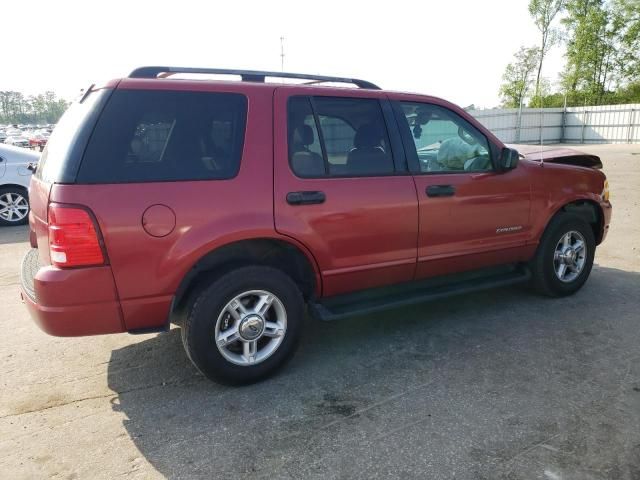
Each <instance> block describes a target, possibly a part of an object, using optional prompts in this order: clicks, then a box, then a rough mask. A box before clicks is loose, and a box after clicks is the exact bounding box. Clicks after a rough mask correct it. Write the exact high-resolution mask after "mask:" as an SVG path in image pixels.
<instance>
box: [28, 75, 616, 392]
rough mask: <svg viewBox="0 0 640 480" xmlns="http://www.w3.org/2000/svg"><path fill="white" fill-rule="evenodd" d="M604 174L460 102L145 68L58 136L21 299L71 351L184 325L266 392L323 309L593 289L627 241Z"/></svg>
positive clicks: (348, 311)
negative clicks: (610, 255)
mask: <svg viewBox="0 0 640 480" xmlns="http://www.w3.org/2000/svg"><path fill="white" fill-rule="evenodd" d="M185 74H189V76H190V78H191V79H189V78H185ZM215 74H227V75H229V74H231V75H237V76H238V77H240V80H241V81H216V80H213V79H212V75H215ZM198 75H201V76H202V78H200V79H193V77H194V76H198ZM267 77H285V78H290V79H297V81H298V82H299V83H297V84H291V83H289V84H285V83H282V81H281V80H278V81H277V82H273V83H269V82H267V81H265V80H266V78H267ZM301 82H304V83H301ZM336 83H344V84H346V83H349V84H351V86H350V88H346V85H345V86H343V87H342V88H339V87H336V86H335V84H336ZM323 85H324V86H323ZM354 86H355V87H358V88H353V87H354ZM601 166H602V165H601V163H600V160H599V159H598V158H597V157H594V156H591V155H585V154H582V153H580V152H576V151H572V150H566V149H556V150H549V151H540V149H539V148H533V149H530V152H529V154H528V155H524V156H523V155H520V154H519V153H518V152H517V151H515V150H514V149H512V148H508V147H506V146H505V145H504V144H503V143H502V142H501V141H500V140H498V139H497V138H496V137H495V136H494V135H493V134H492V133H491V132H489V131H488V130H487V129H486V128H484V127H483V126H482V125H480V124H479V123H478V122H477V121H476V120H475V119H474V118H472V117H471V116H470V115H469V114H467V113H466V112H465V111H464V110H462V109H460V108H458V107H457V106H455V105H452V104H451V103H449V102H446V101H444V100H441V99H438V98H434V97H429V96H423V95H416V94H408V93H394V92H388V91H384V90H380V89H379V88H378V87H376V86H375V85H373V84H371V83H369V82H366V81H363V80H355V79H347V78H335V77H323V76H313V75H299V74H286V73H284V74H283V73H274V72H253V71H231V70H219V69H193V68H174V67H143V68H139V69H137V70H135V71H134V72H132V73H131V75H130V76H129V77H128V78H124V79H120V80H114V81H111V82H108V83H106V84H104V85H101V86H93V87H91V88H89V89H88V90H87V91H86V94H85V95H84V97H83V98H82V99H80V100H79V101H78V102H76V103H75V104H74V105H73V106H71V107H70V108H69V110H68V111H67V113H65V115H64V117H63V118H62V120H61V121H60V123H59V124H58V126H57V127H56V129H55V131H54V133H53V135H52V136H51V139H50V140H49V142H48V145H47V147H46V149H45V151H44V153H43V155H42V159H41V161H40V163H39V166H38V169H37V172H36V174H35V176H34V178H33V180H32V183H31V191H30V197H31V208H32V211H31V214H30V226H31V244H32V246H33V249H32V250H31V251H30V252H29V253H28V254H27V256H26V257H25V259H24V261H23V268H22V287H23V288H22V297H23V299H24V302H25V303H26V305H27V307H28V309H29V311H30V313H31V315H32V316H33V318H34V319H35V321H36V323H37V324H38V325H39V326H40V327H41V328H42V329H43V330H45V331H46V332H48V333H50V334H52V335H60V336H77V335H95V334H104V333H115V332H131V333H138V332H149V331H159V330H166V329H168V327H169V325H170V323H172V322H173V323H176V324H179V325H180V326H181V327H182V341H183V343H184V347H185V349H186V351H187V354H188V356H189V358H190V359H191V360H192V362H193V363H194V364H195V365H196V367H197V368H198V369H199V370H200V371H201V372H202V373H203V374H205V375H206V376H207V377H209V378H211V379H214V380H217V381H221V382H226V383H248V382H252V381H256V380H259V379H261V378H264V377H265V376H267V375H268V374H270V373H272V372H274V371H275V370H276V369H277V368H278V367H280V366H281V365H282V364H283V363H284V362H285V361H286V360H287V359H288V358H289V357H290V356H291V355H292V353H293V352H294V350H295V347H296V344H297V343H298V340H299V338H300V334H301V330H302V327H303V317H304V315H305V305H306V307H307V308H308V312H309V313H310V314H311V316H312V317H315V318H318V319H320V320H335V319H339V318H342V317H346V316H349V315H354V314H367V313H370V312H373V311H378V310H382V309H386V308H393V307H397V306H400V305H407V304H412V303H417V302H423V301H425V300H429V299H433V298H437V297H442V296H444V295H450V294H455V293H461V292H469V291H472V290H477V289H481V288H487V287H498V286H504V285H507V284H513V283H516V282H525V281H529V282H531V284H532V285H533V286H535V288H537V290H539V291H541V292H543V293H545V294H547V295H551V296H563V295H569V294H572V293H574V292H576V291H577V290H578V289H579V288H580V287H581V286H582V285H583V284H584V282H585V281H586V280H587V277H588V276H589V272H590V271H591V266H592V264H593V258H594V253H595V249H596V245H598V244H599V243H600V242H602V240H603V239H604V237H605V235H606V233H607V229H608V228H609V219H610V217H611V204H610V203H609V199H608V195H609V194H608V187H607V182H606V180H605V176H604V175H603V174H602V173H601V172H600V171H599V170H598V168H600V167H601Z"/></svg>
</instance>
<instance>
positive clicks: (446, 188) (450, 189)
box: [426, 185, 456, 197]
mask: <svg viewBox="0 0 640 480" xmlns="http://www.w3.org/2000/svg"><path fill="white" fill-rule="evenodd" d="M426 193H427V197H452V196H454V195H455V194H456V187H454V186H453V185H429V186H428V187H427V189H426Z"/></svg>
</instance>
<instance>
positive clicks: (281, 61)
mask: <svg viewBox="0 0 640 480" xmlns="http://www.w3.org/2000/svg"><path fill="white" fill-rule="evenodd" d="M280 68H281V71H282V72H283V73H284V37H280Z"/></svg>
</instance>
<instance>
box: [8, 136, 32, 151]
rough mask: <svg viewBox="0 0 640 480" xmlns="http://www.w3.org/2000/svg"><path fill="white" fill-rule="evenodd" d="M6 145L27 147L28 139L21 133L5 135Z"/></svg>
mask: <svg viewBox="0 0 640 480" xmlns="http://www.w3.org/2000/svg"><path fill="white" fill-rule="evenodd" d="M4 143H5V144H6V145H13V146H14V147H23V148H28V147H29V139H28V138H27V137H25V136H23V135H13V136H10V137H7V138H6V139H5V141H4Z"/></svg>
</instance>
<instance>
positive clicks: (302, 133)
mask: <svg viewBox="0 0 640 480" xmlns="http://www.w3.org/2000/svg"><path fill="white" fill-rule="evenodd" d="M293 140H294V142H295V143H300V144H302V145H304V146H307V145H311V144H312V143H313V141H314V140H315V135H314V134H313V128H311V127H310V126H309V125H300V126H299V127H296V129H295V132H294V137H293Z"/></svg>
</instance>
